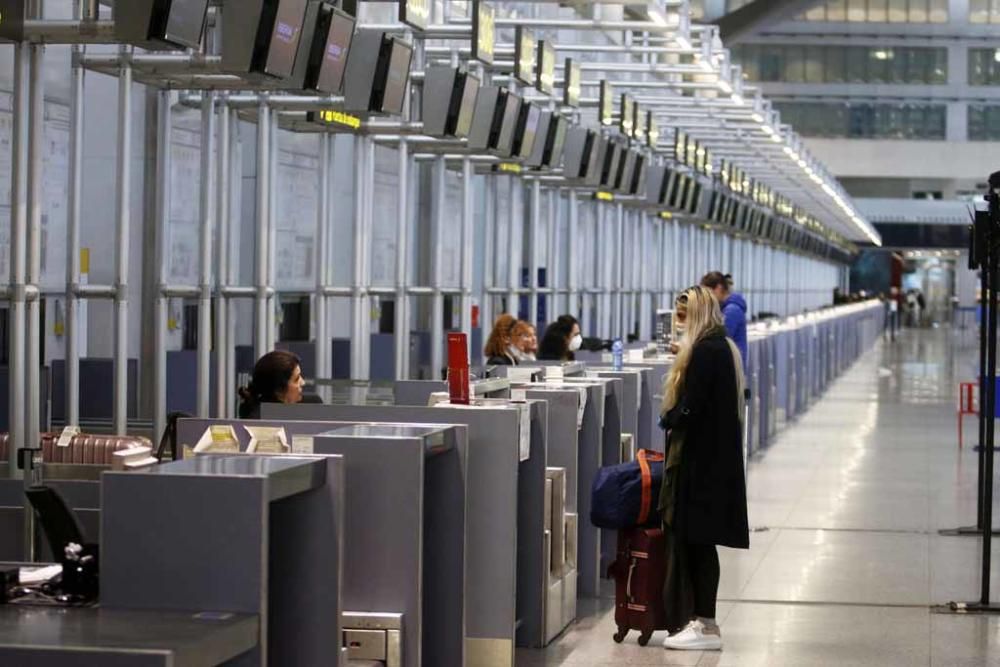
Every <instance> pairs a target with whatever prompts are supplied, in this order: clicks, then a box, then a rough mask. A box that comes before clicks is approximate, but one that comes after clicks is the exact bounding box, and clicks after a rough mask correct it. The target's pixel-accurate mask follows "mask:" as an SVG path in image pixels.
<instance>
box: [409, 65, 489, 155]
mask: <svg viewBox="0 0 1000 667" xmlns="http://www.w3.org/2000/svg"><path fill="white" fill-rule="evenodd" d="M478 93H479V79H478V78H476V77H475V76H474V75H472V74H470V73H468V72H463V71H462V70H460V69H459V68H457V67H446V66H441V65H429V66H427V68H426V69H425V71H424V94H423V96H422V97H423V114H422V117H423V119H424V133H425V134H428V135H430V136H432V137H443V136H454V137H468V136H469V131H470V129H471V126H472V118H473V114H474V112H475V108H476V97H477V95H478Z"/></svg>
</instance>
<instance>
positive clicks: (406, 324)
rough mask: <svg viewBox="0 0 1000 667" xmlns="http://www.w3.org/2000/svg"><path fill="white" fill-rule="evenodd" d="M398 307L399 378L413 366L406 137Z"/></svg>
mask: <svg viewBox="0 0 1000 667" xmlns="http://www.w3.org/2000/svg"><path fill="white" fill-rule="evenodd" d="M396 186H397V193H396V306H395V308H396V309H395V311H394V314H393V315H394V326H393V330H394V331H395V340H394V342H395V350H394V352H395V361H396V364H395V365H396V379H397V380H405V379H407V378H408V377H409V369H410V359H409V357H410V316H409V310H410V297H409V294H408V293H407V291H406V290H407V287H408V286H409V276H410V274H409V271H410V262H409V259H410V256H409V253H410V243H409V241H410V197H409V194H410V187H409V186H410V157H409V145H408V144H407V143H406V139H402V140H400V142H399V181H398V182H397V184H396Z"/></svg>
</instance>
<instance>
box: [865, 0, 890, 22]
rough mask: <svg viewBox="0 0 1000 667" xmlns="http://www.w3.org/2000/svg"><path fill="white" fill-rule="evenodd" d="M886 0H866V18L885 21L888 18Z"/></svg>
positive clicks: (872, 20) (871, 20) (873, 20)
mask: <svg viewBox="0 0 1000 667" xmlns="http://www.w3.org/2000/svg"><path fill="white" fill-rule="evenodd" d="M888 11H889V10H888V0H868V20H869V21H870V22H871V23H885V22H886V21H888V20H889V13H888Z"/></svg>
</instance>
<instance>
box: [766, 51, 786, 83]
mask: <svg viewBox="0 0 1000 667" xmlns="http://www.w3.org/2000/svg"><path fill="white" fill-rule="evenodd" d="M782 55H783V54H782V49H781V47H780V46H770V45H765V46H761V47H760V80H761V81H781V75H782V73H783V71H784V69H785V64H784V58H783V57H782Z"/></svg>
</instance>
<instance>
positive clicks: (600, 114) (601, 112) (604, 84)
mask: <svg viewBox="0 0 1000 667" xmlns="http://www.w3.org/2000/svg"><path fill="white" fill-rule="evenodd" d="M614 104H615V101H614V93H613V92H612V91H611V83H610V82H608V80H607V79H605V80H603V81H601V92H600V97H599V103H598V107H597V122H598V123H600V124H601V125H612V124H613V123H614V122H615V121H614V117H613V116H614V112H615V110H614Z"/></svg>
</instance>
